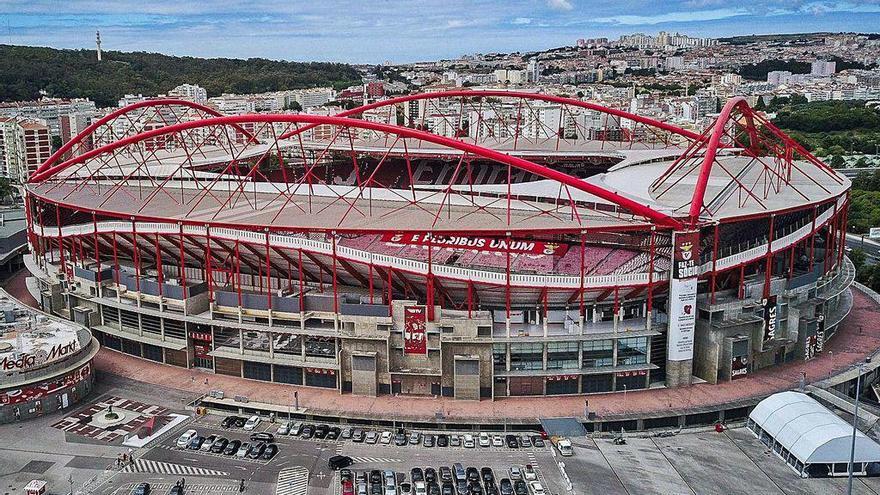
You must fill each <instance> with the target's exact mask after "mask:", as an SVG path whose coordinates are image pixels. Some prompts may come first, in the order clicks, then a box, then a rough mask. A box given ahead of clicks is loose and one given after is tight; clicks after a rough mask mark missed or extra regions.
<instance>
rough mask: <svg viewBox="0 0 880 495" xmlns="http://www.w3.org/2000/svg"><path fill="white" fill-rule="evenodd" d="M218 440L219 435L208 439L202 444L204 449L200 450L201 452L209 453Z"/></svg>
mask: <svg viewBox="0 0 880 495" xmlns="http://www.w3.org/2000/svg"><path fill="white" fill-rule="evenodd" d="M217 438H218V437H217V435H211V436H209V437H208V438H206V439H205V441H204V442H203V443H202V448H201V449H199V450H202V451H204V452H208V451H209V450H211V447H212V446H213V445H214V442H216V441H217Z"/></svg>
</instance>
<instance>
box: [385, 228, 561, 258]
mask: <svg viewBox="0 0 880 495" xmlns="http://www.w3.org/2000/svg"><path fill="white" fill-rule="evenodd" d="M382 242H391V243H394V244H414V245H418V246H427V245H431V246H436V247H448V248H454V249H468V250H472V251H499V252H507V250H508V247H509V248H510V252H511V253H520V254H533V255H547V256H562V255H564V254H565V253H566V252H567V251H568V244H559V243H555V242H544V241H532V240H517V239H512V240H510V241H509V242H508V239H504V238H493V237H465V236H454V235H436V234H418V233H417V234H413V233H401V234H394V233H386V234H382Z"/></svg>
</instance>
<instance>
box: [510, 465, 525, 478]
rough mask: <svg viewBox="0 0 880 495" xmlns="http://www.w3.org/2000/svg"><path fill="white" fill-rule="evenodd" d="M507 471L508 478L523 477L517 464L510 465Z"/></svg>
mask: <svg viewBox="0 0 880 495" xmlns="http://www.w3.org/2000/svg"><path fill="white" fill-rule="evenodd" d="M509 473H510V479H512V480H513V481H516V480H521V479H523V475H522V469H520V468H519V467H518V466H511V467H510V471H509Z"/></svg>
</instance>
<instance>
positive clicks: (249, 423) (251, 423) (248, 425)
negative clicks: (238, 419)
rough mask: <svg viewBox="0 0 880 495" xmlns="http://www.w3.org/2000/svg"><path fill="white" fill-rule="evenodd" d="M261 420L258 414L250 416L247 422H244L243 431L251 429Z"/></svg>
mask: <svg viewBox="0 0 880 495" xmlns="http://www.w3.org/2000/svg"><path fill="white" fill-rule="evenodd" d="M261 421H262V420H261V419H260V417H259V416H256V415H255V416H251V417H250V419H248V420H247V423H245V424H244V429H245V431H252V430H253V429H254V428H256V427H257V425H259V424H260V422H261Z"/></svg>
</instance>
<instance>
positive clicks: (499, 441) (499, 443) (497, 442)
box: [492, 435, 504, 447]
mask: <svg viewBox="0 0 880 495" xmlns="http://www.w3.org/2000/svg"><path fill="white" fill-rule="evenodd" d="M492 446H493V447H504V439H503V438H501V435H495V436H494V437H492Z"/></svg>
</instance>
